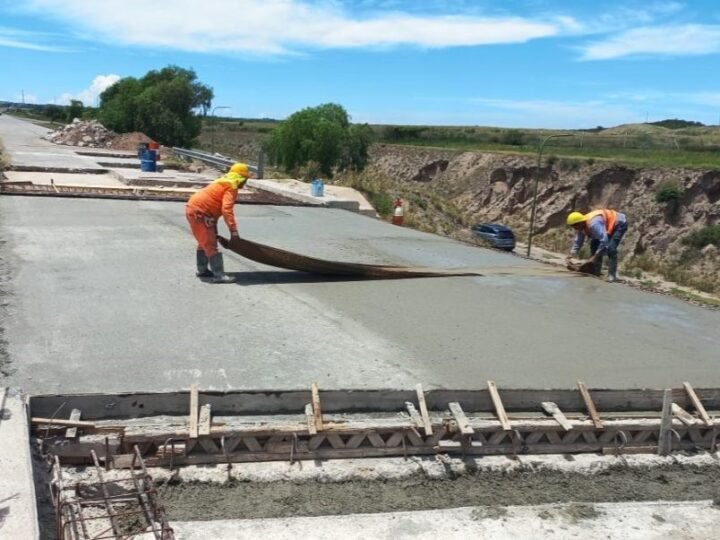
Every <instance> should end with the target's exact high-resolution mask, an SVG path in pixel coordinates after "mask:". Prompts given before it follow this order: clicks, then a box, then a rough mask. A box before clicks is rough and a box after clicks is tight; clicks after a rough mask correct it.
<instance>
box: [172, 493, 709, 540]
mask: <svg viewBox="0 0 720 540" xmlns="http://www.w3.org/2000/svg"><path fill="white" fill-rule="evenodd" d="M348 510H352V509H348ZM171 525H172V527H173V529H174V530H175V534H176V537H177V538H178V539H179V540H180V539H182V540H205V539H207V538H223V539H224V540H233V539H238V540H240V539H243V538H273V539H274V540H282V539H287V540H294V539H296V538H313V539H317V540H320V539H328V540H335V539H337V538H343V539H345V538H362V539H365V538H377V539H387V540H397V539H402V538H413V539H427V540H435V539H436V538H444V539H445V538H447V539H458V540H461V539H462V540H464V539H466V538H483V539H510V538H548V539H553V540H569V539H575V538H606V539H617V540H635V539H637V540H660V539H663V540H690V539H697V540H705V539H707V538H714V537H716V536H717V528H718V526H720V509H718V507H716V506H713V504H712V501H701V502H657V503H600V504H593V505H577V504H565V505H555V504H552V505H538V506H510V507H495V506H477V507H466V508H455V509H445V510H430V511H423V512H392V513H385V514H349V515H343V516H319V517H296V518H284V519H254V520H220V521H195V522H192V521H191V522H172V523H171Z"/></svg>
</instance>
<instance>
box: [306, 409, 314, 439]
mask: <svg viewBox="0 0 720 540" xmlns="http://www.w3.org/2000/svg"><path fill="white" fill-rule="evenodd" d="M305 420H306V421H307V428H308V433H309V434H310V435H317V429H315V414H314V413H313V406H312V404H311V403H308V404H306V405H305Z"/></svg>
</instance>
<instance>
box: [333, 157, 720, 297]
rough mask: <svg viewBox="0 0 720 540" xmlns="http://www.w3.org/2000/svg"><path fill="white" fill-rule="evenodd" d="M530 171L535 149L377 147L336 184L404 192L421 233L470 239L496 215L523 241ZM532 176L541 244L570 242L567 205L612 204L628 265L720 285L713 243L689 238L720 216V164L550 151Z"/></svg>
mask: <svg viewBox="0 0 720 540" xmlns="http://www.w3.org/2000/svg"><path fill="white" fill-rule="evenodd" d="M548 162H549V163H548ZM535 172H536V158H535V157H534V156H519V155H505V154H490V153H479V152H455V151H451V150H442V149H432V148H420V147H408V146H399V145H381V144H379V145H375V146H374V147H373V148H372V150H371V161H370V164H369V167H368V169H367V170H366V171H365V172H363V173H362V174H361V175H345V176H341V177H340V181H341V182H343V183H348V184H350V185H354V186H356V187H358V188H359V189H364V190H366V191H378V190H385V191H387V192H389V193H390V195H392V196H394V195H401V196H403V197H405V198H406V199H407V201H408V202H409V205H410V207H409V213H408V217H407V219H408V220H409V224H410V225H412V226H415V227H418V228H420V229H423V230H427V231H431V232H437V233H440V234H445V235H449V236H454V237H457V238H467V237H468V231H467V227H468V226H469V225H471V224H472V223H475V222H481V221H497V222H502V223H505V224H507V225H510V226H511V227H513V229H514V230H515V231H516V233H517V234H518V235H519V238H521V239H522V238H523V237H524V236H525V235H526V234H527V230H528V223H529V220H530V209H531V204H532V194H533V184H534V178H535ZM538 177H539V184H538V199H537V216H536V229H535V230H536V233H537V234H538V236H536V238H535V242H536V244H537V245H539V246H542V247H546V248H547V249H550V250H553V251H561V252H564V251H566V250H567V249H568V248H569V244H570V240H571V234H570V232H569V231H568V230H567V229H566V228H565V227H564V220H565V217H566V215H567V214H568V213H569V212H570V211H572V210H580V211H587V210H590V209H593V208H599V207H608V208H615V209H618V210H620V211H622V212H624V213H626V214H627V216H628V219H629V224H630V228H629V230H628V233H627V235H626V238H625V241H624V244H623V247H622V249H621V258H622V259H623V260H624V268H625V270H626V272H627V271H630V270H631V269H632V272H634V273H637V272H638V271H650V272H658V273H660V274H663V275H665V276H666V277H667V278H669V279H672V280H674V281H677V282H679V283H682V284H686V285H691V286H694V287H696V288H698V289H700V290H703V291H708V292H718V291H720V271H719V270H720V254H719V253H718V249H717V247H716V246H715V245H712V244H710V245H707V246H705V247H704V248H703V247H695V248H693V247H689V246H688V245H687V242H686V239H687V238H688V236H689V235H690V234H691V233H692V232H693V231H698V230H701V229H703V228H704V227H706V226H708V225H715V224H719V223H720V171H718V170H704V171H703V170H693V169H682V168H644V169H641V168H633V167H625V166H621V165H616V164H612V163H608V162H597V161H594V160H590V159H566V158H561V159H557V158H552V157H551V158H546V159H545V160H544V161H543V167H541V169H540V170H539V175H538ZM668 184H670V185H673V186H675V197H676V198H675V199H673V200H669V201H665V202H658V201H657V193H658V191H659V190H660V189H662V187H663V186H666V185H668Z"/></svg>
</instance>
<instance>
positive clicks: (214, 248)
mask: <svg viewBox="0 0 720 540" xmlns="http://www.w3.org/2000/svg"><path fill="white" fill-rule="evenodd" d="M249 177H250V171H249V169H248V166H247V165H246V164H245V163H235V164H234V165H233V166H232V167H230V170H229V171H228V172H227V174H225V175H223V176H221V177H220V178H218V179H217V180H214V181H213V182H212V183H211V184H210V185H208V186H207V187H204V188H203V189H201V190H200V191H198V192H197V193H195V194H194V195H193V196H192V197H190V200H189V201H188V203H187V206H186V207H185V217H187V220H188V223H190V229H191V230H192V233H193V236H195V239H196V240H197V244H198V245H197V253H196V257H195V260H196V264H197V273H196V274H195V275H196V276H197V277H199V278H212V281H213V283H233V282H234V281H235V278H233V277H231V276H228V275H227V274H225V265H224V263H223V256H222V253H220V252H219V251H218V242H217V221H218V219H220V216H222V217H223V219H224V220H225V223H226V224H227V227H228V229H229V230H230V237H231V238H232V237H237V236H238V232H237V223H236V221H235V214H234V211H233V206H234V205H235V199H237V193H238V190H240V189H242V188H243V186H244V185H245V182H247V179H248V178H249ZM208 265H210V268H209V269H208Z"/></svg>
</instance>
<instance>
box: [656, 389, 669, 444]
mask: <svg viewBox="0 0 720 540" xmlns="http://www.w3.org/2000/svg"><path fill="white" fill-rule="evenodd" d="M671 437H672V390H671V389H670V388H666V389H665V395H664V397H663V408H662V420H661V421H660V435H658V448H657V453H658V455H659V456H667V455H668V454H669V453H670V451H671V450H672V439H671Z"/></svg>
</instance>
